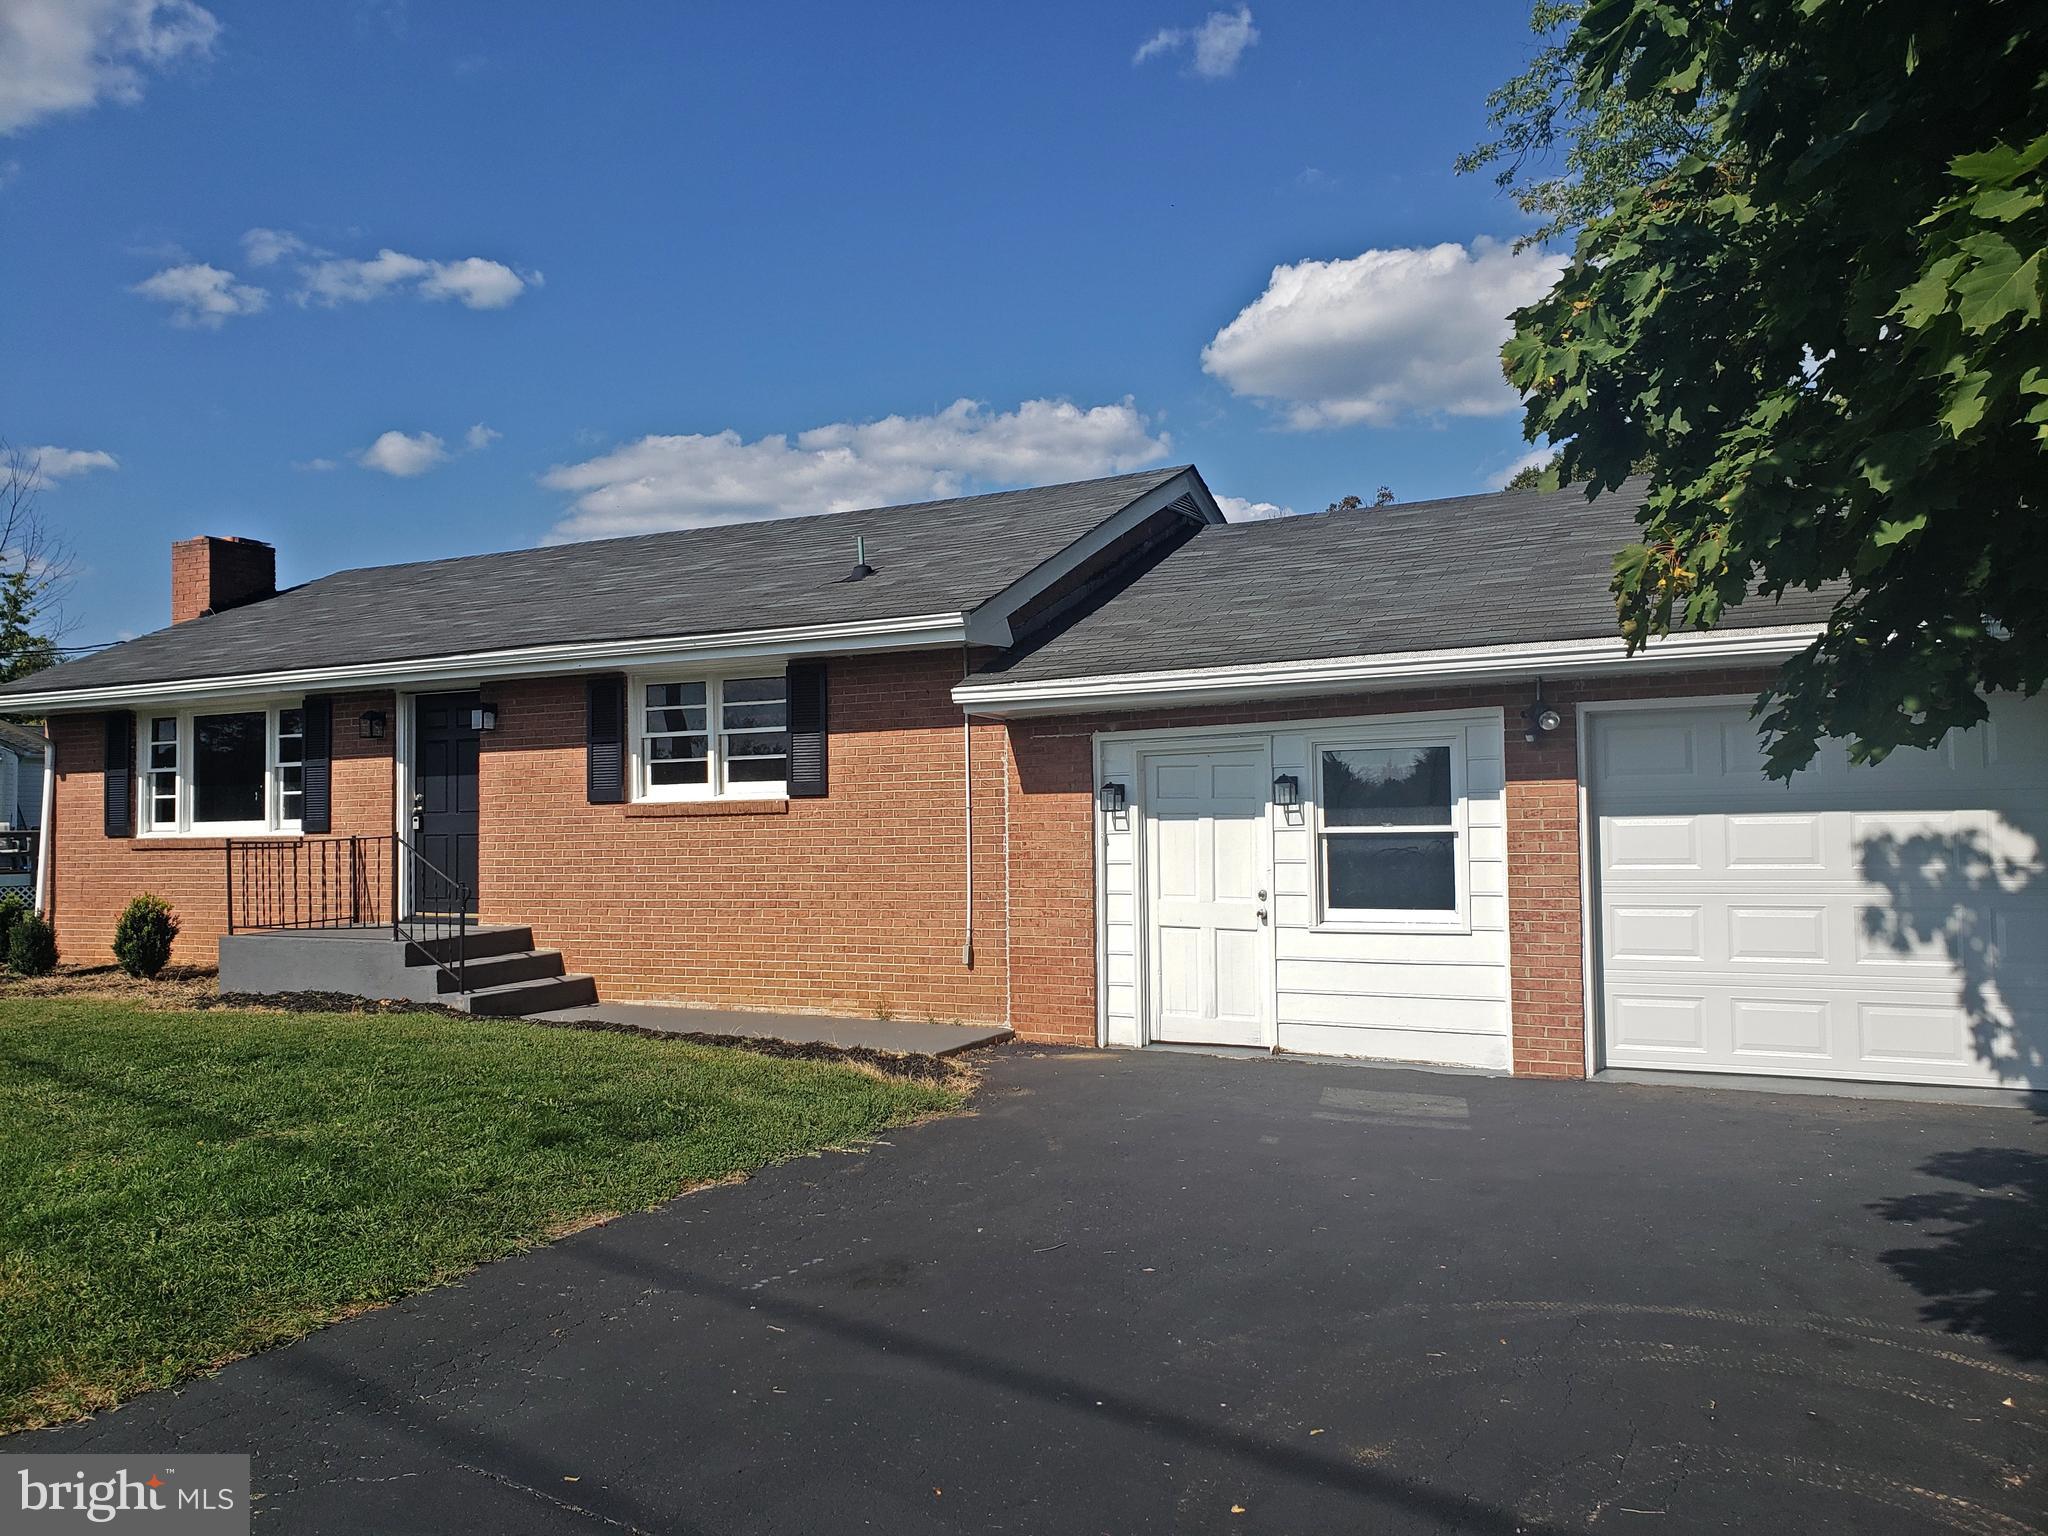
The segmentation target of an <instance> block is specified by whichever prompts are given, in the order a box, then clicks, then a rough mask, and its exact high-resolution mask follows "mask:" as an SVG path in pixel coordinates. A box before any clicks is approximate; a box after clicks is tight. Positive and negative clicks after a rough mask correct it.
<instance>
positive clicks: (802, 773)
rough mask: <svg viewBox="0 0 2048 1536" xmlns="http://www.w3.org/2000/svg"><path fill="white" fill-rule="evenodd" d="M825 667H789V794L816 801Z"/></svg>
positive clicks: (821, 776)
mask: <svg viewBox="0 0 2048 1536" xmlns="http://www.w3.org/2000/svg"><path fill="white" fill-rule="evenodd" d="M826 734H827V733H826V730H825V663H824V662H822V661H792V662H791V663H790V664H789V794H790V798H791V799H793V800H817V799H821V798H823V796H824V794H825V781H826V772H825V769H826V756H827V754H826V751H825V737H826Z"/></svg>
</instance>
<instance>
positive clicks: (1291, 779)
mask: <svg viewBox="0 0 2048 1536" xmlns="http://www.w3.org/2000/svg"><path fill="white" fill-rule="evenodd" d="M1273 803H1274V804H1275V805H1279V806H1292V805H1299V804H1301V780H1300V779H1298V778H1296V777H1295V776H1294V775H1293V774H1291V773H1283V774H1281V775H1280V776H1279V777H1278V778H1276V779H1275V780H1274V781H1273Z"/></svg>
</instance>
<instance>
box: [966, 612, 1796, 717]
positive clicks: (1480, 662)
mask: <svg viewBox="0 0 2048 1536" xmlns="http://www.w3.org/2000/svg"><path fill="white" fill-rule="evenodd" d="M1820 632H1821V626H1820V625H1818V624H1795V625H1783V626H1777V627H1772V628H1765V629H1734V630H1709V631H1707V632H1705V633H1704V634H1681V635H1668V636H1666V637H1664V638H1663V639H1661V640H1653V641H1651V642H1650V644H1649V645H1648V646H1647V647H1646V648H1645V649H1644V650H1643V651H1641V652H1639V653H1638V654H1636V655H1634V656H1631V655H1629V654H1628V650H1627V647H1626V646H1625V645H1624V644H1623V642H1622V640H1621V638H1620V637H1619V636H1603V637H1601V638H1599V639H1594V640H1551V641H1544V642H1540V643H1537V644H1524V645H1486V646H1466V647H1462V648H1460V649H1457V650H1437V651H1397V652H1391V653H1389V654H1386V655H1382V656H1345V657H1333V658H1329V659H1326V660H1325V659H1318V660H1314V661H1280V662H1264V663H1255V664H1252V665H1248V666H1231V667H1176V668H1172V669H1170V670H1166V671H1154V672H1131V673H1125V674H1122V675H1098V676H1094V677H1069V678H1054V679H1050V680H1048V681H1045V682H1020V683H1004V682H982V683H977V682H972V681H970V682H965V683H961V684H958V685H957V686H956V687H955V688H954V689H953V701H954V702H955V703H956V704H960V705H963V706H965V707H966V708H967V709H968V710H970V711H972V712H973V713H975V714H982V715H1046V714H1057V713H1061V712H1064V711H1069V710H1076V709H1147V708H1153V707H1157V706H1162V705H1173V704H1200V703H1208V702H1224V701H1229V700H1234V699H1242V698H1244V697H1245V696H1246V695H1247V694H1257V695H1259V696H1260V697H1262V698H1289V697H1300V696H1303V695H1307V694H1315V693H1328V692H1331V691H1332V690H1341V689H1351V688H1400V687H1411V686H1414V685H1417V684H1423V683H1436V682H1447V683H1466V682H1485V681H1489V680H1493V681H1500V680H1506V679H1511V678H1524V677H1535V676H1537V675H1539V674H1540V675H1542V676H1544V677H1568V676H1583V675H1587V674H1598V673H1612V672H1660V671H1675V670H1678V669H1681V668H1685V667H1702V666H1721V665H1728V664H1736V663H1743V662H1770V661H1782V660H1783V659H1784V658H1786V657H1788V656H1791V655H1794V654H1796V653H1797V652H1799V651H1801V650H1804V649H1805V648H1806V646H1807V644H1808V643H1809V642H1810V641H1811V640H1812V639H1813V638H1814V636H1816V635H1818V634H1819V633H1820Z"/></svg>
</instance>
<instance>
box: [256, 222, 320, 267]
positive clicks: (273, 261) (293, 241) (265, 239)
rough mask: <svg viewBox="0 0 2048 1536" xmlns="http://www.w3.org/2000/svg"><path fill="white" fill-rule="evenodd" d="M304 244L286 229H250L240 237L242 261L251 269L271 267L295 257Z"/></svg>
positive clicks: (304, 246) (302, 249) (303, 247)
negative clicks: (288, 257) (287, 258)
mask: <svg viewBox="0 0 2048 1536" xmlns="http://www.w3.org/2000/svg"><path fill="white" fill-rule="evenodd" d="M305 249H306V242H305V241H303V240H301V239H300V238H299V237H298V236H297V235H295V234H293V233H292V232H291V231H290V230H288V229H252V230H249V231H248V232H247V233H245V234H244V235H243V236H242V259H243V260H245V261H247V262H248V263H249V265H250V266H252V267H272V266H275V265H277V263H279V262H280V261H283V260H284V259H285V257H287V256H297V255H299V254H300V253H301V252H302V251H304V250H305Z"/></svg>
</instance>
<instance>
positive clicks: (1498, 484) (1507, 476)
mask: <svg viewBox="0 0 2048 1536" xmlns="http://www.w3.org/2000/svg"><path fill="white" fill-rule="evenodd" d="M1556 457H1557V450H1556V449H1555V448H1553V447H1551V446H1550V445H1549V444H1548V443H1544V444H1542V445H1541V446H1539V447H1535V448H1531V449H1530V450H1529V451H1528V452H1527V453H1525V454H1523V455H1522V456H1521V457H1520V458H1518V459H1516V460H1515V461H1514V462H1513V463H1511V464H1509V465H1507V466H1506V467H1505V468H1502V469H1497V470H1495V471H1494V472H1493V473H1492V474H1490V475H1488V476H1487V477H1486V488H1487V489H1488V490H1489V491H1499V490H1505V489H1506V488H1507V483H1508V482H1509V481H1510V480H1512V479H1514V478H1515V476H1517V475H1519V474H1520V473H1521V472H1522V471H1523V470H1525V469H1541V468H1542V467H1543V466H1544V465H1546V464H1548V463H1549V462H1550V461H1551V460H1552V459H1554V458H1556Z"/></svg>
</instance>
